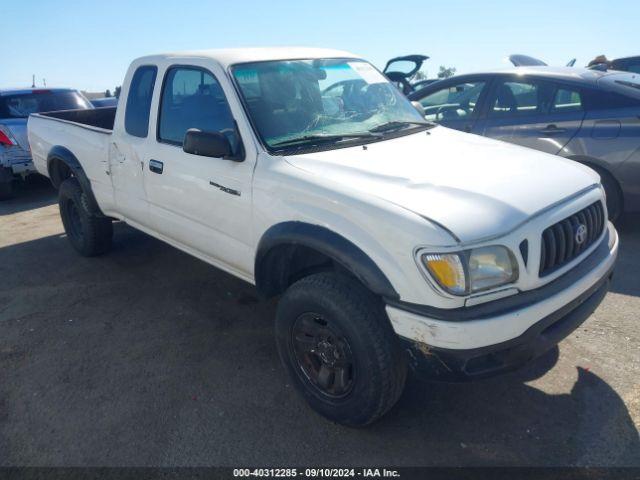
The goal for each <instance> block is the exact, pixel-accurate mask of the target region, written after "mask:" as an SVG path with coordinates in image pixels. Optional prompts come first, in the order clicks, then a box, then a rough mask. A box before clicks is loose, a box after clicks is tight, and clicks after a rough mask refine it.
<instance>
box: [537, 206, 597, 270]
mask: <svg viewBox="0 0 640 480" xmlns="http://www.w3.org/2000/svg"><path fill="white" fill-rule="evenodd" d="M604 225H605V218H604V209H603V208H602V203H600V202H595V203H593V204H591V205H589V206H588V207H587V208H585V209H583V210H580V211H579V212H577V213H574V214H573V215H571V216H570V217H567V218H565V219H564V220H562V221H560V222H558V223H556V224H555V225H551V226H550V227H549V228H547V229H546V230H545V231H544V232H542V239H541V240H542V241H541V242H540V243H541V246H540V273H539V276H540V277H544V276H545V275H549V274H550V273H553V272H554V271H555V270H557V269H558V268H560V267H562V266H563V265H565V264H567V263H569V262H570V261H571V260H573V259H574V258H576V257H577V256H578V255H580V254H581V253H582V252H584V251H585V250H586V249H587V248H589V246H591V244H593V242H595V241H596V240H597V239H598V237H600V234H601V233H602V230H603V229H604Z"/></svg>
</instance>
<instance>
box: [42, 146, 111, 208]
mask: <svg viewBox="0 0 640 480" xmlns="http://www.w3.org/2000/svg"><path fill="white" fill-rule="evenodd" d="M54 160H57V161H60V162H62V163H63V164H65V165H66V166H67V167H68V168H69V170H71V172H72V173H73V176H74V177H75V178H77V179H78V183H80V187H81V188H82V191H83V192H84V194H85V195H86V196H87V200H88V202H89V207H90V208H91V211H93V212H96V213H98V214H99V215H103V213H102V211H101V210H100V207H99V206H98V202H97V201H96V197H95V196H94V194H93V190H92V189H91V182H90V181H89V178H88V177H87V174H86V173H85V171H84V169H83V168H82V165H80V162H79V161H78V159H77V158H76V156H75V155H74V154H73V153H72V152H71V151H70V150H69V149H68V148H65V147H62V146H60V145H57V146H55V147H53V148H52V149H51V150H50V151H49V154H48V155H47V172H48V173H49V179H50V180H51V183H52V184H53V186H54V187H56V188H59V187H60V184H61V183H62V182H63V181H64V180H65V179H64V178H60V176H59V175H58V173H57V172H55V171H52V165H53V162H54Z"/></svg>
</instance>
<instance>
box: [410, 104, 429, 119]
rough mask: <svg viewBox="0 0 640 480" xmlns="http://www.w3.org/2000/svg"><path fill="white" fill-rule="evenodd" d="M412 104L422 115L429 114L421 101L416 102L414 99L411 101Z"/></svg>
mask: <svg viewBox="0 0 640 480" xmlns="http://www.w3.org/2000/svg"><path fill="white" fill-rule="evenodd" d="M411 105H413V108H415V109H416V110H417V111H418V113H419V114H420V115H421V116H423V117H424V116H425V115H426V114H427V112H425V111H424V107H423V106H422V104H421V103H420V102H416V101H415V100H414V101H413V102H411Z"/></svg>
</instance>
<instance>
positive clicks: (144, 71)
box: [124, 66, 158, 138]
mask: <svg viewBox="0 0 640 480" xmlns="http://www.w3.org/2000/svg"><path fill="white" fill-rule="evenodd" d="M157 73H158V69H157V68H156V67H153V66H145V67H139V68H138V69H137V70H136V71H135V73H134V74H133V78H132V79H131V85H129V95H128V97H127V107H126V110H125V112H126V113H125V116H124V128H125V130H126V132H127V133H128V134H129V135H133V136H134V137H141V138H145V137H146V136H147V134H148V133H149V113H150V111H151V98H152V97H153V86H154V84H155V82H156V74H157Z"/></svg>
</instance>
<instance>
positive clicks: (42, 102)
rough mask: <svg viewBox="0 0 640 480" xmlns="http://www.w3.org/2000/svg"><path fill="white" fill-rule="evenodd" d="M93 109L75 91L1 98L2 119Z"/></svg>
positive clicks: (36, 93) (41, 92) (47, 91)
mask: <svg viewBox="0 0 640 480" xmlns="http://www.w3.org/2000/svg"><path fill="white" fill-rule="evenodd" d="M90 108H93V107H92V106H91V105H90V104H89V102H88V101H87V100H85V98H84V97H83V96H82V95H80V94H79V93H78V92H74V91H60V92H56V91H51V90H43V91H40V92H37V91H35V92H30V93H22V94H14V95H2V96H0V118H27V117H28V116H29V115H30V114H32V113H39V112H55V111H57V110H76V109H82V110H86V109H90Z"/></svg>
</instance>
